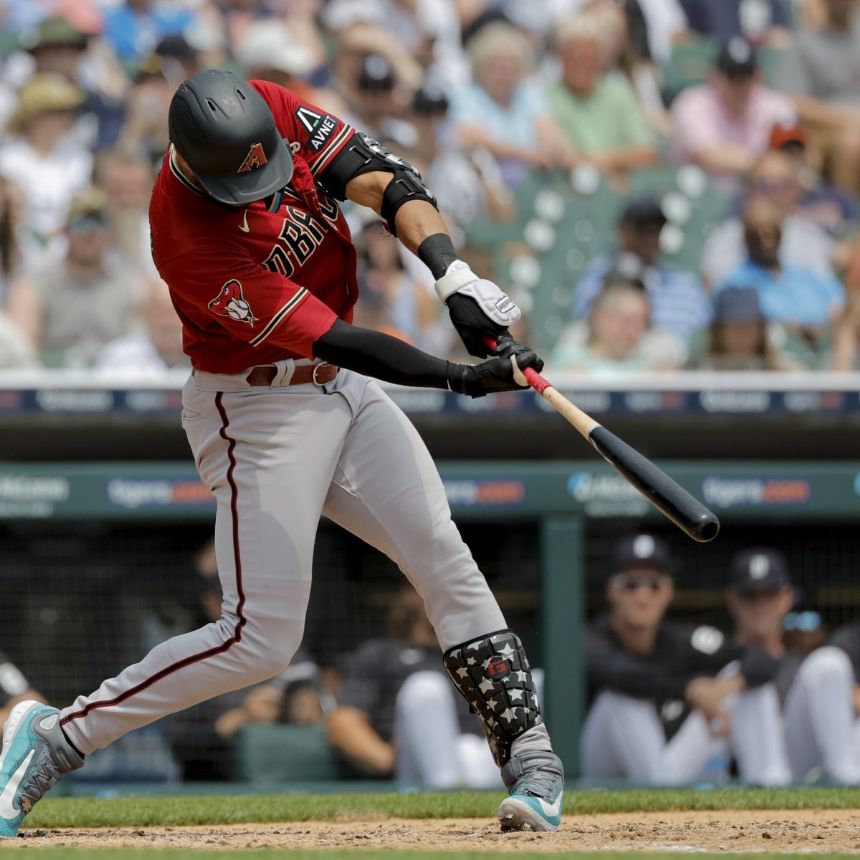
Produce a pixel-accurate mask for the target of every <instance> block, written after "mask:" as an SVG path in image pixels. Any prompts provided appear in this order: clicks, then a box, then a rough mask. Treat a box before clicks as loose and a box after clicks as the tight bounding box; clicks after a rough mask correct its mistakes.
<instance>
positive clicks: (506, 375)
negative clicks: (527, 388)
mask: <svg viewBox="0 0 860 860" xmlns="http://www.w3.org/2000/svg"><path fill="white" fill-rule="evenodd" d="M516 362H517V365H518V366H519V368H520V370H525V369H526V368H527V367H532V368H534V369H535V370H536V371H538V373H539V372H540V370H541V368H543V360H542V359H541V358H539V357H538V355H537V353H535V352H533V351H532V350H530V349H525V351H523V352H518V353H516ZM448 388H450V389H451V391H454V392H456V393H457V394H468V395H469V397H484V396H485V395H487V394H494V393H496V392H499V391H522V390H523V386H521V385H519V383H517V382H516V381H515V380H514V367H513V365H512V364H511V359H510V358H491V359H490V360H489V361H483V362H481V363H480V364H454V363H453V362H450V361H449V362H448Z"/></svg>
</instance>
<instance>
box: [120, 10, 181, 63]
mask: <svg viewBox="0 0 860 860" xmlns="http://www.w3.org/2000/svg"><path fill="white" fill-rule="evenodd" d="M192 8H193V7H192V5H191V4H188V3H181V4H170V5H166V4H163V3H156V2H154V0H125V2H122V3H119V4H117V5H115V6H113V7H111V8H108V9H107V10H106V12H105V29H104V35H105V38H106V39H107V41H108V42H109V43H110V44H111V46H112V47H113V49H114V51H115V52H116V55H117V57H119V59H120V61H121V62H122V63H123V64H124V65H125V66H126V68H128V69H133V68H134V67H135V66H136V65H137V63H139V62H140V61H141V60H143V59H144V58H145V57H146V56H147V55H148V54H150V53H151V52H152V51H153V49H154V48H155V46H156V44H157V43H158V41H159V40H160V39H161V38H162V37H164V36H170V35H173V34H175V33H181V32H182V31H183V30H185V29H186V28H187V27H188V26H189V25H190V24H192V22H193V21H194V13H193V12H192V11H191V10H192Z"/></svg>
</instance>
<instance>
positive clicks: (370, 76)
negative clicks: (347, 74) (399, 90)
mask: <svg viewBox="0 0 860 860" xmlns="http://www.w3.org/2000/svg"><path fill="white" fill-rule="evenodd" d="M396 83H397V76H396V75H395V74H394V66H392V65H391V62H390V61H389V59H388V57H386V56H384V55H383V54H377V53H373V54H365V55H364V56H363V57H362V58H361V66H360V68H359V70H358V88H359V89H360V90H361V91H362V92H365V93H371V92H373V93H387V92H391V90H393V89H394V85H395V84H396Z"/></svg>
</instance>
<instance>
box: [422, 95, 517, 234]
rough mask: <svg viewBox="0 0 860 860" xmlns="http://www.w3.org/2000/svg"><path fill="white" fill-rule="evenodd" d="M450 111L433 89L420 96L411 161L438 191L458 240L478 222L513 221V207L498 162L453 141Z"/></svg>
mask: <svg viewBox="0 0 860 860" xmlns="http://www.w3.org/2000/svg"><path fill="white" fill-rule="evenodd" d="M448 107H449V99H448V97H447V96H446V95H445V93H444V92H442V90H440V89H439V88H438V87H436V86H434V85H433V84H426V85H425V86H423V87H422V88H421V89H420V90H418V91H417V92H416V93H415V95H414V96H413V97H412V105H411V111H410V114H409V121H410V122H411V123H412V125H413V126H414V128H415V141H414V143H413V145H412V147H411V149H410V150H409V157H410V161H411V162H412V164H413V165H414V166H415V167H416V168H417V169H418V170H419V171H420V173H421V175H422V176H423V177H424V180H425V181H426V182H427V184H428V186H429V187H430V188H432V189H433V194H434V195H435V197H436V200H437V202H438V204H439V210H440V211H441V212H442V213H443V215H444V217H445V220H446V222H447V223H448V226H449V228H452V229H453V230H454V233H455V238H457V237H458V236H460V235H461V233H462V228H463V227H464V226H468V225H470V224H472V223H473V222H475V221H478V220H481V219H488V220H501V221H504V220H508V219H510V218H511V217H512V216H513V206H512V201H511V195H510V193H509V191H508V189H507V187H506V186H505V184H504V181H503V179H502V175H501V172H500V171H499V168H498V164H497V163H496V161H495V159H494V158H492V157H491V156H489V155H488V154H487V153H481V152H480V151H472V152H467V151H465V150H464V149H463V148H462V147H460V146H457V144H456V143H455V142H454V141H453V140H452V138H451V133H450V125H449V124H448V122H447V119H448Z"/></svg>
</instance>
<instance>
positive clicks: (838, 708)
mask: <svg viewBox="0 0 860 860" xmlns="http://www.w3.org/2000/svg"><path fill="white" fill-rule="evenodd" d="M794 597H795V595H794V588H793V587H792V584H791V579H790V577H789V573H788V566H787V564H786V561H785V557H784V556H783V555H782V553H780V552H779V551H777V550H774V549H771V548H768V547H751V548H749V549H746V550H744V551H742V552H740V553H738V554H737V555H736V556H735V558H734V560H733V562H732V576H731V582H730V584H729V588H728V590H727V592H726V600H727V605H728V608H729V612H730V614H731V616H732V618H733V619H734V623H735V640H736V641H737V642H738V643H739V644H741V645H743V646H746V647H751V646H755V647H759V648H763V649H764V650H765V651H766V652H767V653H768V654H770V656H771V657H773V658H774V659H776V660H778V661H779V669H778V671H777V673H776V676H775V678H774V684H775V686H776V689H777V693H778V695H779V699H780V702H781V703H782V707H783V721H782V723H780V722H777V723H774V725H773V726H772V727H771V731H772V733H773V735H774V736H780V735H782V733H783V730H782V724H783V723H784V733H785V746H786V753H787V762H788V764H789V765H790V767H791V772H792V776H793V778H794V780H796V781H798V782H800V781H804V780H808V779H809V778H810V777H811V776H813V775H814V774H815V773H816V772H820V771H822V770H823V772H824V775H825V776H826V777H827V778H828V779H829V780H830V781H832V782H836V783H840V784H848V785H856V784H857V783H860V755H858V753H860V750H858V747H857V744H856V742H855V741H854V737H855V736H856V729H855V728H854V725H855V723H856V715H855V714H854V678H853V672H852V669H851V661H850V660H849V658H848V657H847V656H846V654H845V653H844V652H843V651H842V650H840V648H839V647H833V646H832V645H831V646H826V647H823V648H818V649H816V650H813V651H812V653H811V654H808V655H807V654H804V653H802V652H801V653H790V652H789V651H788V650H787V649H786V647H785V628H786V621H787V620H788V614H789V612H790V610H791V608H792V605H793V602H794ZM818 620H819V623H820V618H819V619H818ZM850 640H851V634H850V632H847V631H845V630H843V631H842V632H839V633H837V636H836V637H834V643H836V642H837V641H838V642H842V643H843V644H844V645H845V646H846V647H847V648H849V650H851V649H852V645H853V643H851V642H850Z"/></svg>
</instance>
